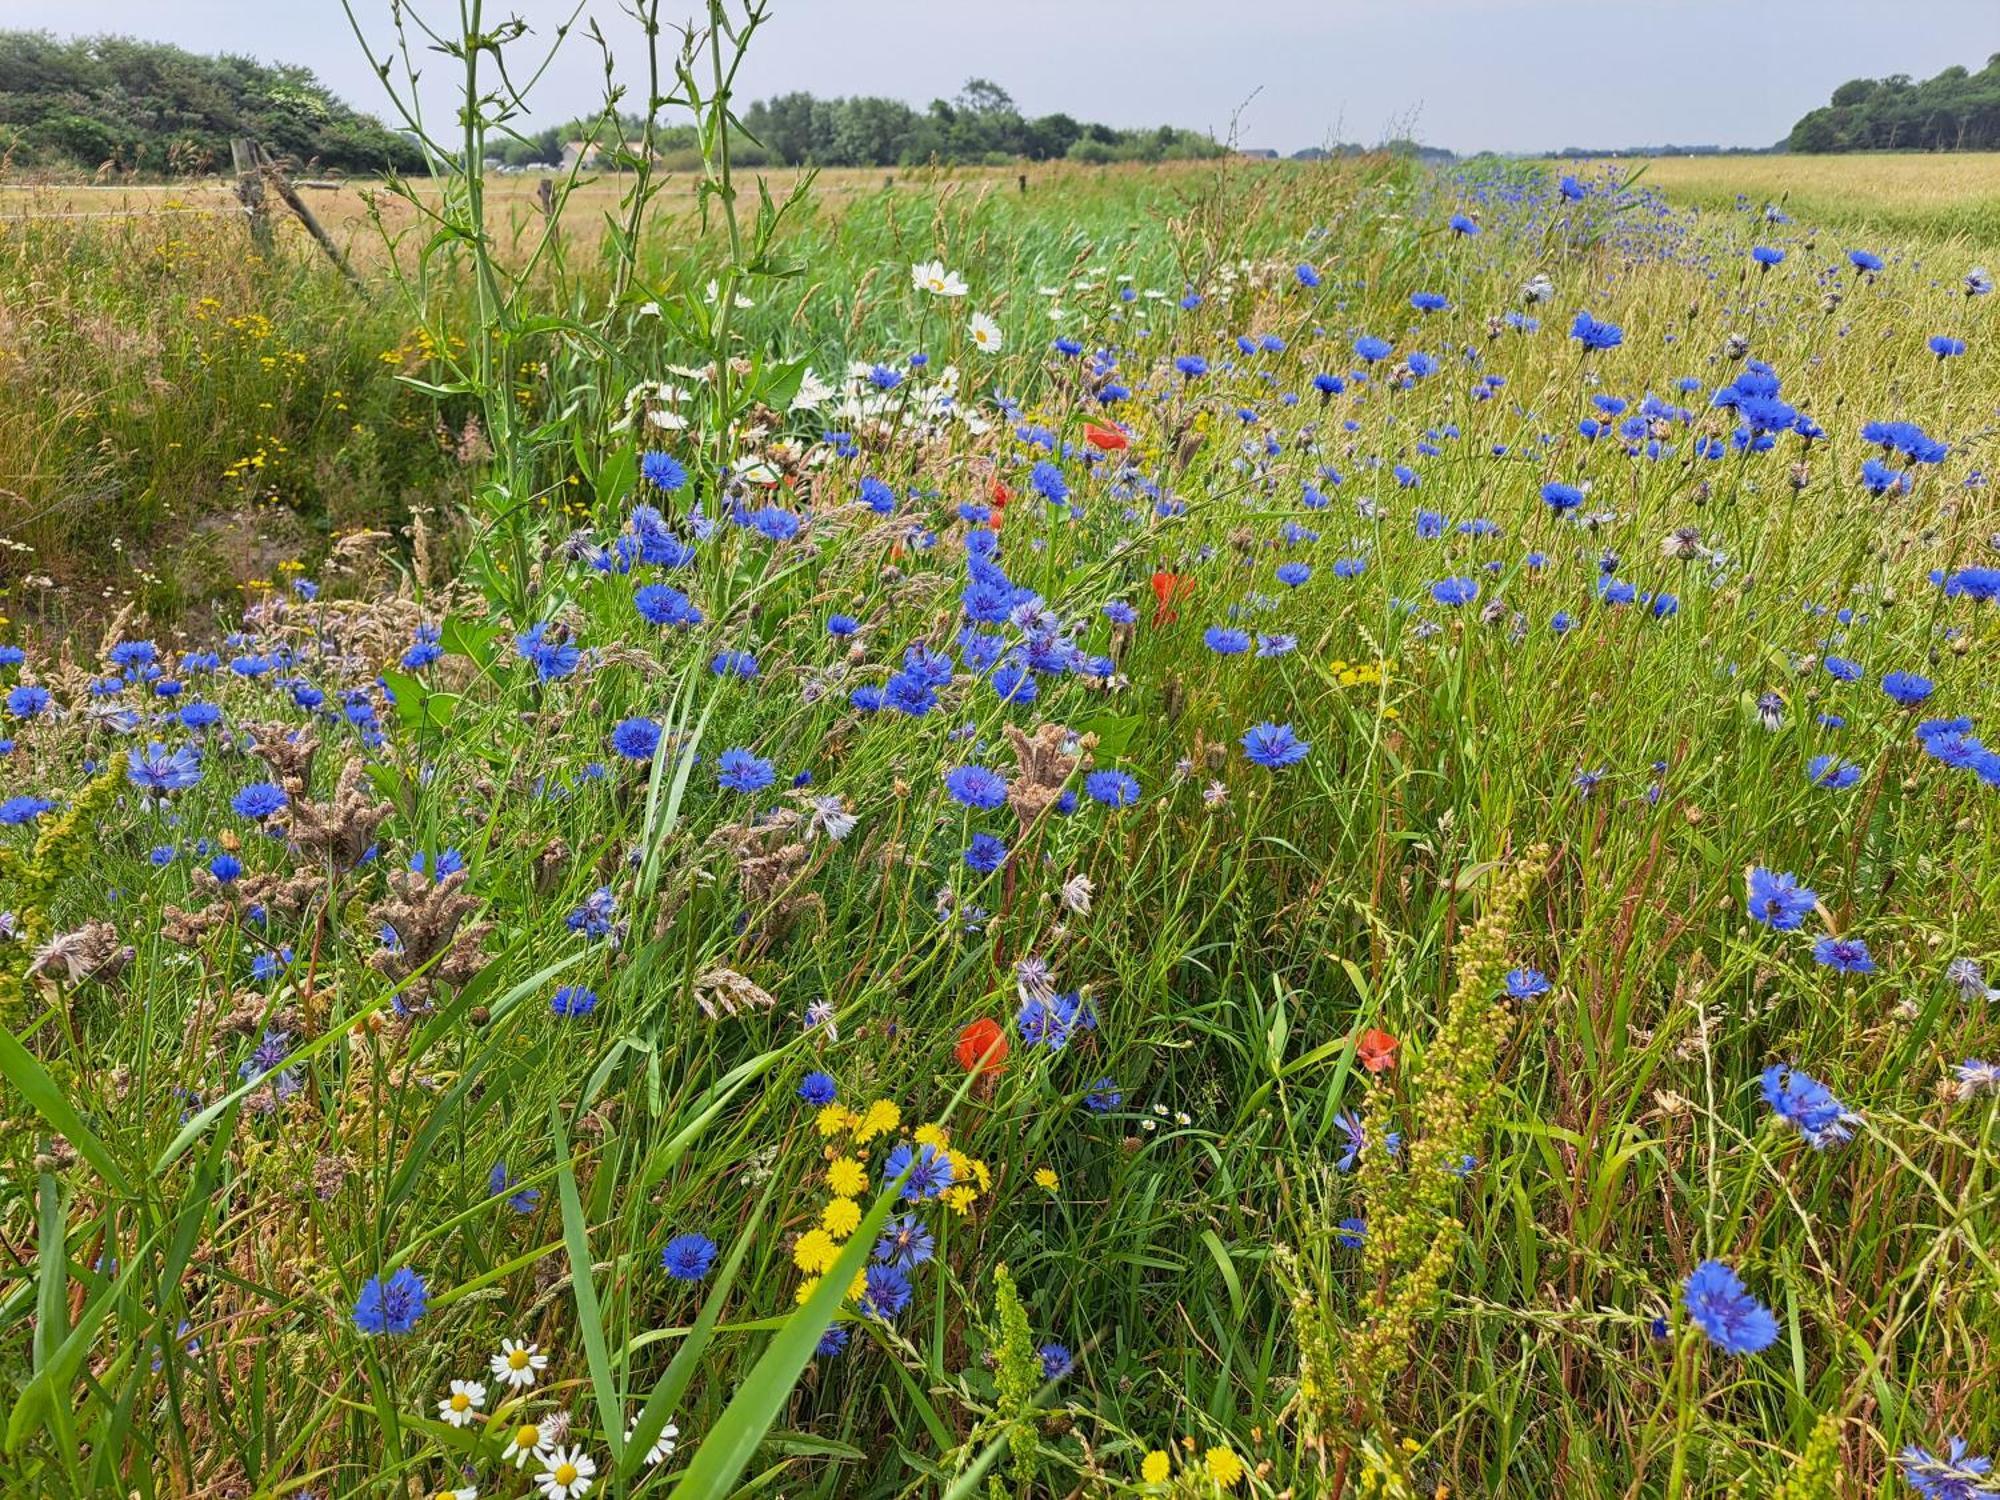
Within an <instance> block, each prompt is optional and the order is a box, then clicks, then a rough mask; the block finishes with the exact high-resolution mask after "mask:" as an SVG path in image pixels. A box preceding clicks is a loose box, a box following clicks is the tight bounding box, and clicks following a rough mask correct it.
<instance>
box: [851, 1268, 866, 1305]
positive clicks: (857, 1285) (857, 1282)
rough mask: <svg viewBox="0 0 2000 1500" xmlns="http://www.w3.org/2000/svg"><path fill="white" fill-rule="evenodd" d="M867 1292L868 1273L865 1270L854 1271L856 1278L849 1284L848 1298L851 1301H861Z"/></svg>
mask: <svg viewBox="0 0 2000 1500" xmlns="http://www.w3.org/2000/svg"><path fill="white" fill-rule="evenodd" d="M867 1294H868V1273H867V1272H865V1271H856V1272H855V1273H854V1280H853V1281H851V1282H849V1283H848V1286H847V1300H848V1301H850V1302H859V1301H860V1300H861V1299H862V1298H863V1297H865V1296H866V1295H867Z"/></svg>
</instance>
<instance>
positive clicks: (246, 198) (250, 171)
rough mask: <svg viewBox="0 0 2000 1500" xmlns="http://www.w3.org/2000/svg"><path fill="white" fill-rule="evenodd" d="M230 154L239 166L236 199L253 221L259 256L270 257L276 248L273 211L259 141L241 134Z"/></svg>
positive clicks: (231, 145)
mask: <svg viewBox="0 0 2000 1500" xmlns="http://www.w3.org/2000/svg"><path fill="white" fill-rule="evenodd" d="M229 157H230V162H231V164H232V165H233V166H234V167H235V168H236V199H237V201H238V202H239V203H241V204H242V205H243V214H244V217H245V218H246V219H248V220H249V223H250V242H251V243H252V244H253V245H255V246H256V247H257V253H258V254H259V255H261V256H263V257H265V258H266V259H269V258H270V255H271V251H272V248H273V245H272V239H271V211H270V208H269V207H268V206H267V205H266V204H265V202H264V174H263V172H262V171H260V170H259V168H258V163H257V157H258V151H257V143H256V142H255V141H248V140H244V139H243V138H242V137H241V136H238V137H236V138H234V139H232V140H231V141H230V143H229Z"/></svg>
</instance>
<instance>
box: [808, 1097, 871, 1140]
mask: <svg viewBox="0 0 2000 1500" xmlns="http://www.w3.org/2000/svg"><path fill="white" fill-rule="evenodd" d="M860 1123H861V1122H860V1120H859V1119H857V1118H856V1117H855V1114H854V1111H853V1110H851V1109H849V1108H847V1107H846V1106H845V1105H842V1104H828V1105H825V1106H823V1107H822V1108H821V1110H820V1112H819V1113H818V1114H817V1115H815V1116H813V1124H815V1125H817V1126H818V1127H819V1133H820V1134H821V1135H823V1136H836V1135H839V1134H840V1133H841V1132H842V1131H843V1130H852V1129H853V1128H854V1127H855V1126H856V1125H859V1124H860Z"/></svg>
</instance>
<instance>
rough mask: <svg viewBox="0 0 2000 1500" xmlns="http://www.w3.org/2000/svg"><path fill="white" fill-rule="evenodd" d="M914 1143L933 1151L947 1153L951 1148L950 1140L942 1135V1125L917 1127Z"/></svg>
mask: <svg viewBox="0 0 2000 1500" xmlns="http://www.w3.org/2000/svg"><path fill="white" fill-rule="evenodd" d="M916 1141H917V1144H918V1145H919V1146H929V1147H930V1148H931V1149H932V1150H934V1151H947V1150H949V1149H950V1148H951V1139H950V1137H948V1136H947V1135H946V1134H945V1133H944V1126H942V1125H919V1126H918V1127H917V1135H916Z"/></svg>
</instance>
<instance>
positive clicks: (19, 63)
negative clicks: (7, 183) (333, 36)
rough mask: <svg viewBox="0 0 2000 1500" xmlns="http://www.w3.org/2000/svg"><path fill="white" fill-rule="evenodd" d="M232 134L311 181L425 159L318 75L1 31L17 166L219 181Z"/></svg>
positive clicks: (122, 40)
mask: <svg viewBox="0 0 2000 1500" xmlns="http://www.w3.org/2000/svg"><path fill="white" fill-rule="evenodd" d="M232 136H248V137H250V138H251V139H253V140H256V141H259V142H261V143H262V144H263V145H264V146H265V147H266V148H267V149H269V150H270V151H272V152H273V153H275V154H277V155H278V156H280V157H285V158H290V159H291V160H293V161H295V162H297V163H299V164H300V165H301V166H303V167H304V168H305V169H307V170H309V171H338V172H357V173H376V172H381V171H384V170H393V171H401V172H407V171H414V170H416V169H417V168H418V167H420V166H421V165H422V161H423V158H422V156H421V154H420V153H419V152H418V151H417V149H416V147H415V146H414V145H413V144H412V143H411V142H410V141H409V140H407V139H405V138H404V137H402V136H400V135H397V134H395V133H394V132H391V131H389V130H385V129H384V128H383V127H382V125H381V124H380V122H378V121H376V120H374V119H372V118H370V117H369V116H367V115H363V114H358V113H356V112H355V111H354V110H353V109H352V108H350V107H349V106H348V105H346V104H344V103H342V102H341V101H340V100H339V99H336V98H335V97H334V96H333V95H332V94H330V93H329V92H327V90H326V89H325V87H324V86H322V85H321V84H320V82H319V80H318V79H316V78H314V77H313V74H312V70H311V69H310V68H306V67H303V66H299V65H296V64H287V65H284V66H280V67H267V66H265V65H264V64H262V63H259V62H254V61H252V60H251V59H250V58H247V57H230V56H222V57H206V56H202V55H199V54H197V53H193V52H188V51H185V50H183V49H182V48H179V47H174V46H169V45H167V44H166V43H164V42H141V41H135V40H133V39H132V38H130V37H122V36H101V37H77V38H73V39H70V40H58V39H57V38H55V37H52V36H50V35H48V34H47V33H46V32H35V31H0V148H4V149H5V150H6V151H7V153H8V154H9V155H10V156H11V157H12V159H13V164H14V165H15V166H17V167H19V166H62V167H74V168H77V169H80V170H82V171H85V172H94V171H97V170H98V169H99V168H100V167H106V166H109V167H113V168H116V169H117V170H119V171H123V172H142V173H148V174H151V175H154V176H179V175H187V174H197V173H208V172H214V171H217V170H219V169H223V168H226V167H227V166H228V165H229V161H230V153H229V142H230V138H231V137H232Z"/></svg>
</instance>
